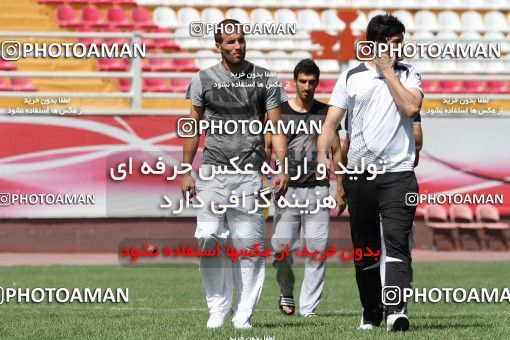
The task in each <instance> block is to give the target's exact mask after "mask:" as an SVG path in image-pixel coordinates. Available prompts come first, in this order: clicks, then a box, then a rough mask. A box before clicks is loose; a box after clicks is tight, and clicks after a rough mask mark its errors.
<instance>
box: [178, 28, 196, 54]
mask: <svg viewBox="0 0 510 340" xmlns="http://www.w3.org/2000/svg"><path fill="white" fill-rule="evenodd" d="M175 34H177V35H182V36H189V38H179V39H176V40H175V41H176V42H177V43H178V44H179V46H180V47H182V48H190V49H195V48H201V47H202V39H197V38H196V37H191V36H190V35H189V28H188V27H179V28H177V29H176V30H175Z"/></svg>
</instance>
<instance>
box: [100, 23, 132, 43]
mask: <svg viewBox="0 0 510 340" xmlns="http://www.w3.org/2000/svg"><path fill="white" fill-rule="evenodd" d="M105 32H108V33H119V32H122V31H121V30H120V29H118V28H115V27H108V28H106V29H105ZM106 44H107V45H108V46H112V45H113V44H118V45H119V46H120V45H122V44H129V39H126V38H107V39H106Z"/></svg>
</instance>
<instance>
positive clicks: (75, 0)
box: [66, 0, 88, 5]
mask: <svg viewBox="0 0 510 340" xmlns="http://www.w3.org/2000/svg"><path fill="white" fill-rule="evenodd" d="M66 2H67V3H68V4H71V5H84V4H87V3H88V0H67V1H66Z"/></svg>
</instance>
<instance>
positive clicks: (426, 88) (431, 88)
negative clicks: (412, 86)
mask: <svg viewBox="0 0 510 340" xmlns="http://www.w3.org/2000/svg"><path fill="white" fill-rule="evenodd" d="M422 86H423V93H440V92H441V88H440V87H439V86H437V83H436V82H433V81H427V80H424V81H423V83H422Z"/></svg>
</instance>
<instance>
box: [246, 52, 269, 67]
mask: <svg viewBox="0 0 510 340" xmlns="http://www.w3.org/2000/svg"><path fill="white" fill-rule="evenodd" d="M246 59H247V60H248V61H250V62H252V63H254V64H255V65H258V66H260V67H264V68H267V69H270V68H269V64H268V63H267V60H266V58H265V55H264V53H262V52H261V51H257V50H247V51H246Z"/></svg>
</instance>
